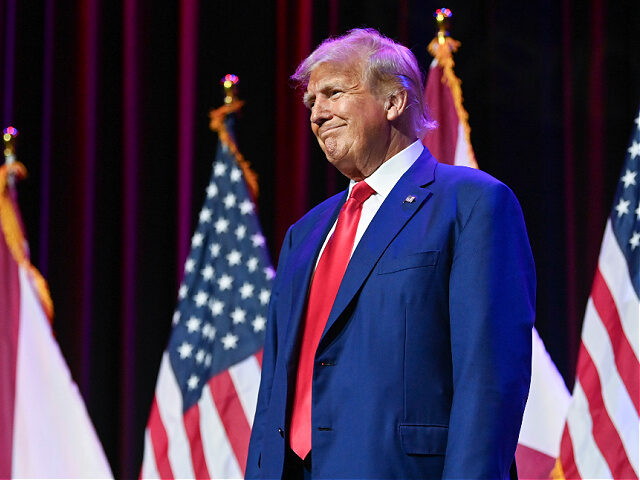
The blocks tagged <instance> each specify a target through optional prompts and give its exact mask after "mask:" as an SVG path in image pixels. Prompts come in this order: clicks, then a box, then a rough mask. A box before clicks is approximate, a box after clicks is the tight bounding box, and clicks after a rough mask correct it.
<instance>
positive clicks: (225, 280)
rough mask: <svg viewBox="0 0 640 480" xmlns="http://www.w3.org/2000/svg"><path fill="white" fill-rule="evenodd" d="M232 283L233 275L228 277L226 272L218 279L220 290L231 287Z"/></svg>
mask: <svg viewBox="0 0 640 480" xmlns="http://www.w3.org/2000/svg"><path fill="white" fill-rule="evenodd" d="M232 283H233V277H230V276H229V275H227V274H226V273H225V274H224V275H222V276H221V277H220V278H219V279H218V287H220V290H222V291H223V292H224V291H225V290H229V289H230V288H231V284H232Z"/></svg>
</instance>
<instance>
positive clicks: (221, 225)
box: [213, 217, 229, 233]
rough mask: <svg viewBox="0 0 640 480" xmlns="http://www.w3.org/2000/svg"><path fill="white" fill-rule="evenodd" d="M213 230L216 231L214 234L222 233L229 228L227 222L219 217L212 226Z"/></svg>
mask: <svg viewBox="0 0 640 480" xmlns="http://www.w3.org/2000/svg"><path fill="white" fill-rule="evenodd" d="M213 228H215V229H216V233H224V232H226V231H227V228H229V220H227V219H226V218H224V217H220V218H219V219H218V220H217V221H216V223H214V224H213Z"/></svg>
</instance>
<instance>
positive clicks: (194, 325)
mask: <svg viewBox="0 0 640 480" xmlns="http://www.w3.org/2000/svg"><path fill="white" fill-rule="evenodd" d="M200 323H201V320H200V319H199V318H198V317H195V316H192V317H190V318H189V320H187V330H189V333H194V332H197V331H198V330H200Z"/></svg>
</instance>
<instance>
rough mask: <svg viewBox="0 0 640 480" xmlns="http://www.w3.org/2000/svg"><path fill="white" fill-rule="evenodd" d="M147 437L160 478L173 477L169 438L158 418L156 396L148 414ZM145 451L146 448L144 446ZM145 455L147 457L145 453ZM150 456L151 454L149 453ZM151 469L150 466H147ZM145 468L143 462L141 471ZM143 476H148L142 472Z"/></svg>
mask: <svg viewBox="0 0 640 480" xmlns="http://www.w3.org/2000/svg"><path fill="white" fill-rule="evenodd" d="M148 431H149V437H150V439H151V445H152V446H153V453H154V455H153V456H154V457H155V458H154V463H155V465H156V468H155V470H157V471H158V473H159V475H160V478H174V477H173V471H172V470H171V464H170V463H169V456H168V451H169V439H168V438H167V431H166V430H165V428H164V425H163V424H162V420H161V419H160V412H159V411H158V402H157V401H156V398H155V397H154V398H153V403H152V404H151V413H150V414H149V423H148ZM145 452H146V448H145ZM145 457H147V455H146V453H145ZM149 458H151V455H149ZM149 468H150V469H151V467H149ZM144 470H145V467H144V463H143V472H144ZM143 475H144V478H149V476H147V475H146V474H144V473H143Z"/></svg>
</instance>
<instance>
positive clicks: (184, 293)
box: [178, 285, 188, 299]
mask: <svg viewBox="0 0 640 480" xmlns="http://www.w3.org/2000/svg"><path fill="white" fill-rule="evenodd" d="M187 293H188V289H187V286H186V285H180V288H179V289H178V298H180V299H183V298H185V297H186V296H187Z"/></svg>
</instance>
